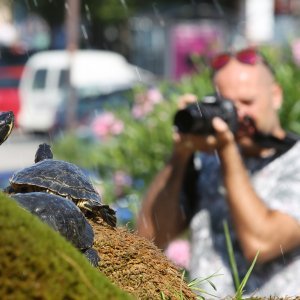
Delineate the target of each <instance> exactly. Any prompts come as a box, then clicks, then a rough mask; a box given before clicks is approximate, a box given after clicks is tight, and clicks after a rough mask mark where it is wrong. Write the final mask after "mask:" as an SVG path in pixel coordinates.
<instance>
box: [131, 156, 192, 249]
mask: <svg viewBox="0 0 300 300" xmlns="http://www.w3.org/2000/svg"><path fill="white" fill-rule="evenodd" d="M186 164H187V158H182V157H179V156H177V155H175V154H174V155H173V156H172V158H171V159H170V161H169V162H168V164H167V165H166V166H165V167H164V169H163V170H162V171H161V172H160V173H159V174H158V175H157V176H156V178H155V179H154V181H153V182H152V184H151V185H150V188H149V190H148V192H147V194H146V197H145V199H144V201H143V203H142V208H141V211H140V214H139V218H138V223H137V229H138V233H139V234H140V235H142V236H145V237H146V238H148V239H152V240H154V242H155V244H156V245H157V246H158V247H160V248H164V247H165V246H166V245H167V243H168V242H169V241H170V240H171V239H172V238H174V237H175V236H176V235H177V234H178V233H179V232H180V231H181V230H182V229H183V228H184V226H185V223H186V220H185V216H184V213H183V210H182V208H181V207H180V203H179V197H180V192H181V188H182V182H183V178H184V174H185V168H186Z"/></svg>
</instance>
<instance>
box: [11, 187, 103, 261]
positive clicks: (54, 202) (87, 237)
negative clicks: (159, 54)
mask: <svg viewBox="0 0 300 300" xmlns="http://www.w3.org/2000/svg"><path fill="white" fill-rule="evenodd" d="M11 197H12V198H13V199H14V200H16V201H17V202H18V203H19V205H20V206H21V207H23V208H24V209H26V210H27V211H29V212H30V213H32V214H33V215H36V216H37V217H38V218H39V219H40V220H41V221H43V222H44V223H46V224H48V225H49V226H50V227H51V228H52V229H54V230H55V231H57V232H59V233H60V234H61V235H62V236H63V237H65V238H66V239H67V240H68V241H69V242H71V243H72V244H73V246H75V247H76V248H78V249H79V250H80V251H81V252H82V253H83V254H84V255H85V256H86V257H87V258H88V260H89V261H90V263H91V264H92V265H93V266H94V267H97V266H98V264H99V262H100V257H99V255H98V252H97V250H96V249H94V248H92V246H93V243H94V231H93V228H92V226H91V225H90V223H89V222H88V221H87V219H86V218H85V216H84V214H83V213H82V211H81V210H80V209H79V208H78V207H77V206H76V205H75V204H74V203H73V202H72V201H69V200H68V199H66V198H63V197H61V196H58V195H54V194H49V193H44V192H32V193H26V194H20V193H18V194H12V195H11Z"/></svg>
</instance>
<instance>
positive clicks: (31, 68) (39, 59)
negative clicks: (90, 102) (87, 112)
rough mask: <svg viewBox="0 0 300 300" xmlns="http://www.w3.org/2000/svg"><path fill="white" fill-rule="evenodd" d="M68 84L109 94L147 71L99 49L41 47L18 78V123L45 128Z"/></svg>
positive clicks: (52, 122) (53, 118) (27, 128)
mask: <svg viewBox="0 0 300 300" xmlns="http://www.w3.org/2000/svg"><path fill="white" fill-rule="evenodd" d="M70 70H71V71H70ZM68 78H69V79H70V83H71V86H72V87H73V88H74V89H75V90H76V91H77V92H78V91H80V92H81V93H82V91H91V90H93V93H94V94H102V95H104V94H110V93H113V92H115V91H119V90H124V89H128V88H131V87H132V86H134V85H136V84H137V83H139V82H140V81H150V80H152V79H153V76H152V74H151V73H150V72H147V71H145V70H142V69H139V68H137V67H136V66H133V65H131V64H129V63H128V62H127V61H126V59H125V58H124V57H123V56H121V55H120V54H118V53H114V52H111V51H101V50H78V51H76V52H74V53H73V54H70V53H69V52H68V51H65V50H53V51H42V52H39V53H36V54H35V55H33V56H32V57H31V58H30V59H29V60H28V62H27V64H26V66H25V69H24V72H23V75H22V78H21V82H20V100H21V108H20V114H19V118H18V121H19V125H20V127H21V128H22V129H24V130H25V131H29V132H48V131H49V130H50V129H51V128H52V127H53V126H54V125H55V122H56V115H57V110H58V109H59V107H60V106H61V104H62V102H63V99H65V98H66V97H68V95H69V94H68V93H69V92H70V88H69V81H68Z"/></svg>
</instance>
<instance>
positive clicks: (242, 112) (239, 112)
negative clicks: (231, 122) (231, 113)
mask: <svg viewBox="0 0 300 300" xmlns="http://www.w3.org/2000/svg"><path fill="white" fill-rule="evenodd" d="M237 115H238V119H239V120H243V119H244V118H245V117H246V116H247V115H248V114H247V111H246V110H245V109H244V108H243V107H241V106H238V107H237Z"/></svg>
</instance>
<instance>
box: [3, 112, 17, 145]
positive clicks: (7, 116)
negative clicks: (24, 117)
mask: <svg viewBox="0 0 300 300" xmlns="http://www.w3.org/2000/svg"><path fill="white" fill-rule="evenodd" d="M14 124H15V118H14V113H13V112H12V111H6V112H1V113H0V145H1V144H2V143H3V142H5V141H6V139H7V138H8V137H9V135H10V134H11V132H12V129H13V127H14Z"/></svg>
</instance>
